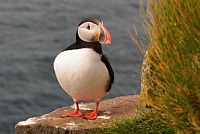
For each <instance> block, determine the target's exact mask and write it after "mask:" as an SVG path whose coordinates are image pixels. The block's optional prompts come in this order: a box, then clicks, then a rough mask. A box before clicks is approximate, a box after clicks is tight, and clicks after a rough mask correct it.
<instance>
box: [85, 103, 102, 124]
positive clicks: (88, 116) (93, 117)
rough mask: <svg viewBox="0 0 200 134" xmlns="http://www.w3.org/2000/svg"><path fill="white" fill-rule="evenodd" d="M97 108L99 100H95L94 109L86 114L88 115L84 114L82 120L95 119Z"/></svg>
mask: <svg viewBox="0 0 200 134" xmlns="http://www.w3.org/2000/svg"><path fill="white" fill-rule="evenodd" d="M98 106H99V100H96V107H95V109H94V111H92V112H91V113H88V114H84V115H83V118H85V119H88V120H94V119H96V118H97V110H98Z"/></svg>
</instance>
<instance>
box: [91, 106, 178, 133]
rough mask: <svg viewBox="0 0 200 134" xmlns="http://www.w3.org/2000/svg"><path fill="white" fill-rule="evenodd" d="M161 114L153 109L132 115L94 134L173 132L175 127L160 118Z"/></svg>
mask: <svg viewBox="0 0 200 134" xmlns="http://www.w3.org/2000/svg"><path fill="white" fill-rule="evenodd" d="M160 116H161V115H160V114H159V113H158V112H156V111H153V110H148V111H146V112H145V113H140V114H139V115H138V116H136V117H131V118H128V119H124V120H121V121H118V122H117V123H115V124H114V125H112V126H111V127H110V128H102V129H98V130H96V131H95V132H91V133H93V134H147V133H148V134H160V133H163V134H168V133H170V134H173V133H175V131H174V129H173V128H172V127H170V126H168V125H166V124H165V123H163V122H162V121H161V120H160V119H161V117H160Z"/></svg>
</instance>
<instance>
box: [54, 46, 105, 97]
mask: <svg viewBox="0 0 200 134" xmlns="http://www.w3.org/2000/svg"><path fill="white" fill-rule="evenodd" d="M54 70H55V73H56V77H57V79H58V82H59V84H60V85H61V87H62V88H63V89H64V91H66V92H67V93H68V94H69V95H70V96H72V97H73V98H74V99H77V100H96V99H100V98H101V97H103V96H104V95H105V94H106V86H107V83H108V81H109V73H108V70H107V68H106V66H105V64H104V63H103V62H101V55H99V54H97V53H96V52H94V51H93V50H92V49H89V48H83V49H75V50H68V51H64V52H61V53H60V54H59V55H58V56H57V57H56V59H55V61H54Z"/></svg>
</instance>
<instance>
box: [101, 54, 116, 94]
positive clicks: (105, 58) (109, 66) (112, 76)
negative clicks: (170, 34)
mask: <svg viewBox="0 0 200 134" xmlns="http://www.w3.org/2000/svg"><path fill="white" fill-rule="evenodd" d="M101 61H102V62H103V63H104V64H105V65H106V68H107V69H108V72H109V76H110V81H109V82H108V87H107V89H106V91H107V92H109V91H110V89H111V86H112V84H113V82H114V72H113V69H112V67H111V65H110V63H109V61H108V59H107V57H106V56H105V55H102V57H101Z"/></svg>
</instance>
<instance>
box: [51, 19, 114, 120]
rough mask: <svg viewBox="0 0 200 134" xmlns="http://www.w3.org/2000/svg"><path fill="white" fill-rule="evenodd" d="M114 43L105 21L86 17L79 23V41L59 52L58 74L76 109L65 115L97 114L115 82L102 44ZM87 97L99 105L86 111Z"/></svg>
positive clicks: (90, 117) (77, 39)
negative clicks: (83, 105)
mask: <svg viewBox="0 0 200 134" xmlns="http://www.w3.org/2000/svg"><path fill="white" fill-rule="evenodd" d="M111 43H112V37H111V35H110V33H109V31H108V29H107V28H106V27H105V26H104V24H103V21H102V20H100V19H99V18H97V17H86V18H84V19H83V20H82V21H81V22H80V24H79V25H78V28H77V31H76V42H75V43H73V44H71V45H69V46H68V47H67V48H66V49H64V50H63V51H62V52H60V53H59V54H58V55H57V56H56V58H55V60H54V63H53V66H54V71H55V75H56V78H57V80H58V83H59V84H60V86H61V87H62V89H63V90H64V91H65V92H66V93H67V94H68V95H69V96H71V97H72V99H73V101H74V106H75V109H74V111H73V112H70V113H65V114H64V115H61V117H62V118H65V117H75V116H82V117H83V118H85V119H88V120H94V119H96V118H97V110H98V106H99V103H100V100H101V99H102V97H104V96H106V95H107V94H108V92H109V91H110V89H111V87H112V84H113V82H114V72H113V69H112V67H111V65H110V63H109V61H108V59H107V57H106V55H105V54H104V53H103V51H102V45H106V44H111ZM86 100H92V101H95V102H96V106H95V108H94V110H93V111H92V112H89V113H82V112H81V111H80V109H79V101H86Z"/></svg>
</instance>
